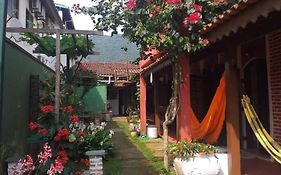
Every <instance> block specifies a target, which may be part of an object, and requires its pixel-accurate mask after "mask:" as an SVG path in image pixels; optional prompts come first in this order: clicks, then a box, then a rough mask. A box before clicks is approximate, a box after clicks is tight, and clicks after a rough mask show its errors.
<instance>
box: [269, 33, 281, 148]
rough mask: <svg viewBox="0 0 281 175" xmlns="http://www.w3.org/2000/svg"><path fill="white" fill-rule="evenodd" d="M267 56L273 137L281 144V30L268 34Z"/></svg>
mask: <svg viewBox="0 0 281 175" xmlns="http://www.w3.org/2000/svg"><path fill="white" fill-rule="evenodd" d="M268 55H269V70H270V84H271V94H270V95H271V99H272V116H273V136H274V138H275V139H276V140H277V141H278V142H279V143H281V30H278V31H275V32H273V33H270V34H269V37H268Z"/></svg>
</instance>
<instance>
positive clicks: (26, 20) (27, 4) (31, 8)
mask: <svg viewBox="0 0 281 175" xmlns="http://www.w3.org/2000/svg"><path fill="white" fill-rule="evenodd" d="M7 27H19V28H20V27H22V28H37V29H42V28H44V29H46V28H49V29H63V28H66V29H74V24H73V21H72V18H71V15H70V9H69V8H68V7H66V6H63V5H59V4H55V3H54V2H53V0H9V1H8V7H7ZM6 36H7V38H9V39H10V40H11V41H13V42H15V43H16V44H17V45H19V46H20V47H22V48H24V49H25V50H26V51H28V52H29V53H30V54H32V55H33V56H35V57H37V58H38V60H40V61H41V62H43V63H44V64H46V65H47V66H48V67H50V68H51V69H53V70H55V61H54V60H55V59H54V58H53V57H48V56H46V55H44V54H42V53H34V48H35V46H33V45H32V46H30V45H29V44H27V43H25V42H22V41H20V34H18V33H7V34H6ZM61 64H62V65H63V66H66V65H68V64H69V67H70V66H72V65H74V64H75V61H67V57H66V55H62V56H61Z"/></svg>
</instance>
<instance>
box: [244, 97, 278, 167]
mask: <svg viewBox="0 0 281 175" xmlns="http://www.w3.org/2000/svg"><path fill="white" fill-rule="evenodd" d="M241 103H242V106H243V109H244V112H245V115H246V118H247V120H248V122H249V124H250V126H251V128H252V130H253V132H254V134H255V136H256V138H257V139H258V141H259V142H260V144H261V145H262V146H263V147H264V149H265V150H266V151H267V152H268V153H269V154H270V155H271V156H272V158H274V160H276V161H277V162H278V163H279V164H281V146H280V145H279V144H278V143H277V142H276V141H274V139H273V138H272V137H271V136H270V135H269V134H268V132H267V131H266V129H265V128H264V127H263V125H262V123H261V121H260V119H259V118H258V115H257V113H256V112H255V110H254V108H253V106H252V105H251V102H250V98H249V97H248V96H246V95H243V98H242V100H241Z"/></svg>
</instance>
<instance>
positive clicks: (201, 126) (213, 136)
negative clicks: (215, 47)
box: [190, 74, 226, 144]
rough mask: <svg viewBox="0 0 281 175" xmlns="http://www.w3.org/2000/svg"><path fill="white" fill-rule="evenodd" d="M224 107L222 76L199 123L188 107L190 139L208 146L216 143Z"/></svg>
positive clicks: (223, 76)
mask: <svg viewBox="0 0 281 175" xmlns="http://www.w3.org/2000/svg"><path fill="white" fill-rule="evenodd" d="M225 107H226V95H225V75H224V74H223V75H222V78H221V80H220V85H219V87H218V88H217V91H216V93H215V96H214V98H213V100H212V103H211V105H210V107H209V109H208V112H207V114H206V116H205V117H204V119H203V121H202V122H201V123H200V122H199V121H198V119H197V117H196V116H195V114H194V112H193V110H192V108H191V107H190V115H191V137H192V139H195V140H201V139H202V140H205V141H206V142H207V143H210V144H211V143H214V142H216V141H217V139H218V138H219V136H220V133H221V130H222V127H223V122H224V119H225Z"/></svg>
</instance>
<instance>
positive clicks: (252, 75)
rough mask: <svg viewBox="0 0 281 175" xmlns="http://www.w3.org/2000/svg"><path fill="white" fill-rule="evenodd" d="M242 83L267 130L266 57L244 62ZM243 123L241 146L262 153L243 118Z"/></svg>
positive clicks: (268, 117) (268, 125) (268, 119)
mask: <svg viewBox="0 0 281 175" xmlns="http://www.w3.org/2000/svg"><path fill="white" fill-rule="evenodd" d="M242 85H243V87H244V92H245V93H246V94H247V95H248V96H249V97H250V99H251V103H252V105H253V107H254V109H255V110H256V113H257V114H258V116H259V119H260V120H261V122H262V124H263V126H264V127H265V129H266V130H267V131H268V132H269V131H270V115H269V100H268V80H267V66H266V59H264V58H253V59H251V60H249V62H248V63H247V64H245V66H244V68H243V81H242ZM243 117H245V116H243ZM243 123H244V124H243V130H244V131H242V133H243V138H244V145H243V147H244V148H246V149H247V150H248V151H250V152H254V153H264V149H263V148H262V146H261V145H260V144H259V142H258V140H257V139H256V137H255V135H254V133H253V131H252V129H251V127H250V126H249V124H248V123H247V121H246V120H245V119H244V120H243Z"/></svg>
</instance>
